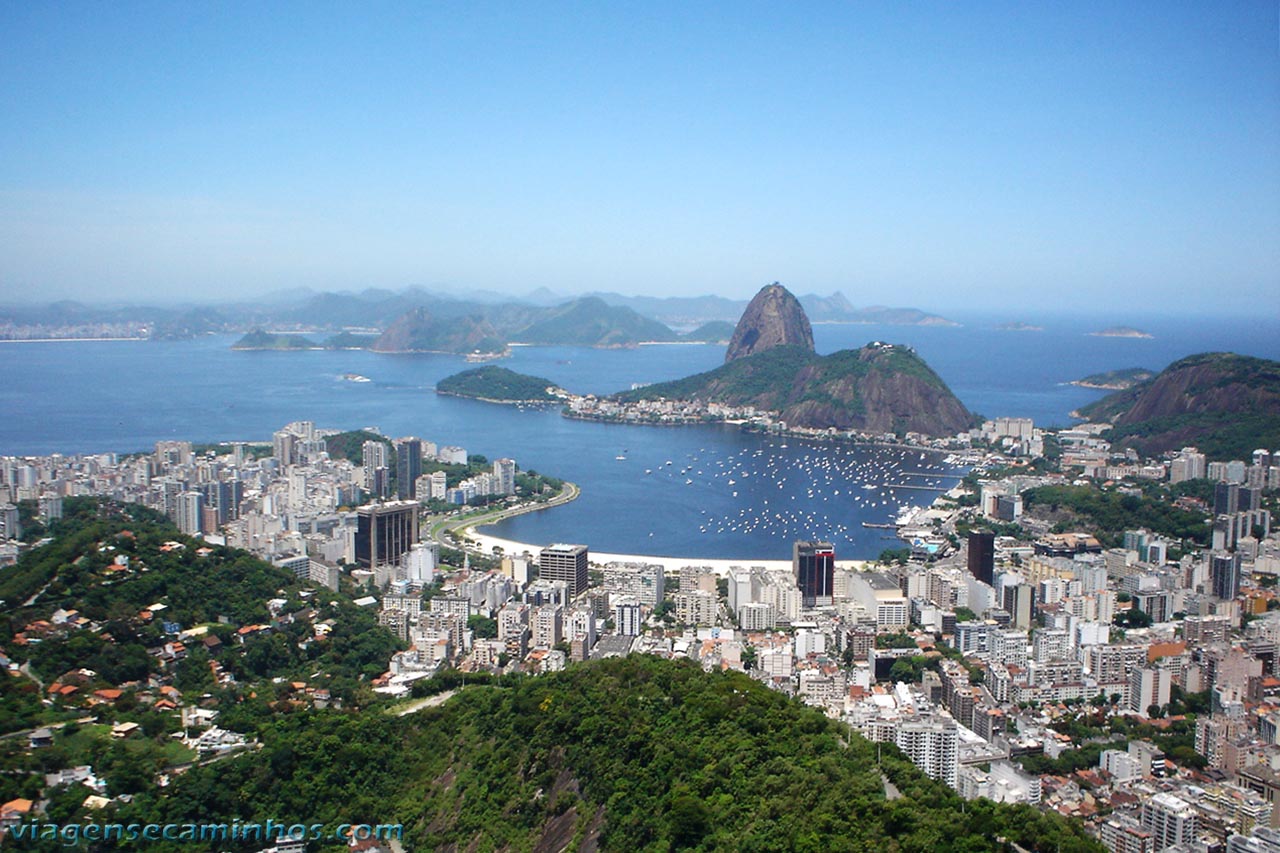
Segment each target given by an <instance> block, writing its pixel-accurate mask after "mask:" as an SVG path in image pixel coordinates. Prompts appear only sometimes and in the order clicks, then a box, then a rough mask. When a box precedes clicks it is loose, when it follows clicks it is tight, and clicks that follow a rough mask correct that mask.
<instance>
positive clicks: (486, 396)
mask: <svg viewBox="0 0 1280 853" xmlns="http://www.w3.org/2000/svg"><path fill="white" fill-rule="evenodd" d="M554 387H556V383H554V382H552V381H551V380H550V379H543V378H542V377H541V376H529V375H526V374H524V373H516V372H515V371H514V370H508V369H507V368H505V367H497V366H496V365H492V364H489V365H485V366H484V367H477V368H474V369H473V370H464V371H462V372H461V373H455V374H453V375H452V376H446V377H445V378H444V379H441V380H440V381H439V382H437V383H436V393H438V394H450V395H452V396H455V397H470V398H472V399H475V400H488V401H489V402H493V403H535V402H536V403H550V402H554V401H555V400H558V399H559V397H557V396H556V395H555V394H552V393H551V392H550V391H548V390H547V389H548V388H554Z"/></svg>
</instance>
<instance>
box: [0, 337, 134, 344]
mask: <svg viewBox="0 0 1280 853" xmlns="http://www.w3.org/2000/svg"><path fill="white" fill-rule="evenodd" d="M150 340H154V339H153V338H0V344H83V343H104V342H114V341H150Z"/></svg>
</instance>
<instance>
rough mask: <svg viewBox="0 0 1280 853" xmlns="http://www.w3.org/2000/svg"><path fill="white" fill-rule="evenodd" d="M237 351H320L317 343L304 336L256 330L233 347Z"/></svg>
mask: <svg viewBox="0 0 1280 853" xmlns="http://www.w3.org/2000/svg"><path fill="white" fill-rule="evenodd" d="M231 348H232V349H237V350H295V349H319V348H320V347H318V346H316V343H315V341H312V340H311V339H310V338H304V337H303V336H302V335H287V334H280V333H278V332H264V331H263V330H262V329H254V330H253V331H252V332H249V334H247V335H245V336H244V337H242V338H241V339H240V340H238V341H236V342H235V343H234V344H232V345H231Z"/></svg>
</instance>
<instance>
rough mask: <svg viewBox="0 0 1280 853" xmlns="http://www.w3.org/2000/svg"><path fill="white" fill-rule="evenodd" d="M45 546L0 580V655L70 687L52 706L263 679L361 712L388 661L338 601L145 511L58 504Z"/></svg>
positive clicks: (100, 503) (354, 611)
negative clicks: (97, 696) (298, 685)
mask: <svg viewBox="0 0 1280 853" xmlns="http://www.w3.org/2000/svg"><path fill="white" fill-rule="evenodd" d="M50 533H51V541H49V542H48V543H47V544H45V545H42V546H41V547H38V548H35V549H33V550H31V551H30V552H28V553H27V554H25V555H23V557H22V558H21V559H20V560H19V561H18V564H17V565H16V566H14V567H12V568H9V569H5V570H4V571H3V573H0V651H3V652H4V654H5V655H7V656H8V657H9V658H10V659H11V660H13V661H15V662H17V663H28V664H29V665H30V670H31V672H32V674H33V675H34V676H35V677H37V678H39V679H40V680H41V681H42V682H43V683H44V684H45V685H53V684H62V685H64V686H65V687H68V688H73V689H70V690H67V691H65V692H61V693H53V694H52V695H53V696H54V700H55V703H56V704H57V705H58V706H60V707H67V708H74V707H80V706H81V705H83V703H85V702H86V701H90V702H91V701H92V699H91V698H90V697H91V695H92V694H93V693H94V691H97V690H103V689H106V690H114V689H118V688H124V689H125V690H137V691H138V692H139V694H141V693H145V692H147V689H148V687H147V684H148V682H149V681H150V682H152V683H156V682H165V683H174V684H176V685H177V686H178V688H179V690H181V691H182V692H190V691H191V690H196V691H198V692H197V694H196V695H199V692H210V691H216V690H218V689H219V688H223V689H226V688H229V687H232V686H234V685H249V684H252V683H253V682H255V681H258V680H264V679H270V678H289V679H297V680H303V681H306V682H307V683H308V684H309V685H310V686H312V687H322V688H326V689H330V690H332V691H333V692H335V693H337V694H341V695H344V696H346V697H347V698H348V699H349V700H355V699H356V694H357V693H363V694H366V695H365V699H366V700H367V699H369V698H371V694H367V686H363V685H365V684H367V681H368V679H370V678H374V677H376V676H378V675H380V674H382V673H383V672H385V671H386V665H387V660H388V658H389V657H390V655H391V653H392V652H393V651H395V649H396V640H395V638H394V637H393V635H392V634H390V633H389V632H388V631H387V630H386V629H384V628H382V627H380V626H379V625H378V624H377V619H376V617H375V615H374V614H373V613H371V612H369V610H368V609H367V608H360V607H356V606H355V605H354V604H353V603H352V602H351V599H350V598H349V597H348V596H347V595H345V594H343V593H340V592H334V591H332V590H330V589H327V588H325V587H323V586H320V585H319V584H316V583H312V582H309V581H300V580H298V579H296V578H295V577H294V575H293V573H292V572H288V571H285V570H283V569H281V568H279V567H277V566H273V565H271V564H270V563H266V562H263V561H262V560H260V559H258V558H256V557H254V556H253V555H251V554H249V553H247V552H245V551H240V550H238V549H234V548H226V547H222V546H211V545H208V544H207V543H205V542H203V541H201V540H197V539H192V538H191V537H188V536H184V535H182V534H181V533H179V532H178V530H177V528H175V527H174V526H173V525H172V524H171V523H170V522H169V520H168V519H167V518H165V517H164V516H163V515H160V514H158V513H156V512H153V511H151V510H149V509H146V508H145V507H141V506H137V505H134V504H118V503H115V502H113V501H110V500H105V499H98V498H68V499H67V500H66V501H65V502H64V518H63V519H62V520H60V521H57V522H54V523H53V525H52V526H51V528H50ZM206 640H209V641H210V642H209V643H206V642H205V641H206ZM82 670H83V672H82ZM85 672H88V673H89V674H87V675H86V674H85ZM228 698H232V697H230V696H228ZM215 701H218V700H216V699H215Z"/></svg>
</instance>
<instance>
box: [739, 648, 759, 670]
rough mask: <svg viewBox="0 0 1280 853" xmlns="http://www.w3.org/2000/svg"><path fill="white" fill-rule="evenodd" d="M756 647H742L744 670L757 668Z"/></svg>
mask: <svg viewBox="0 0 1280 853" xmlns="http://www.w3.org/2000/svg"><path fill="white" fill-rule="evenodd" d="M756 659H757V657H756V647H755V646H753V645H750V644H748V645H745V646H743V647H742V668H743V669H745V670H752V669H755V668H756Z"/></svg>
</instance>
